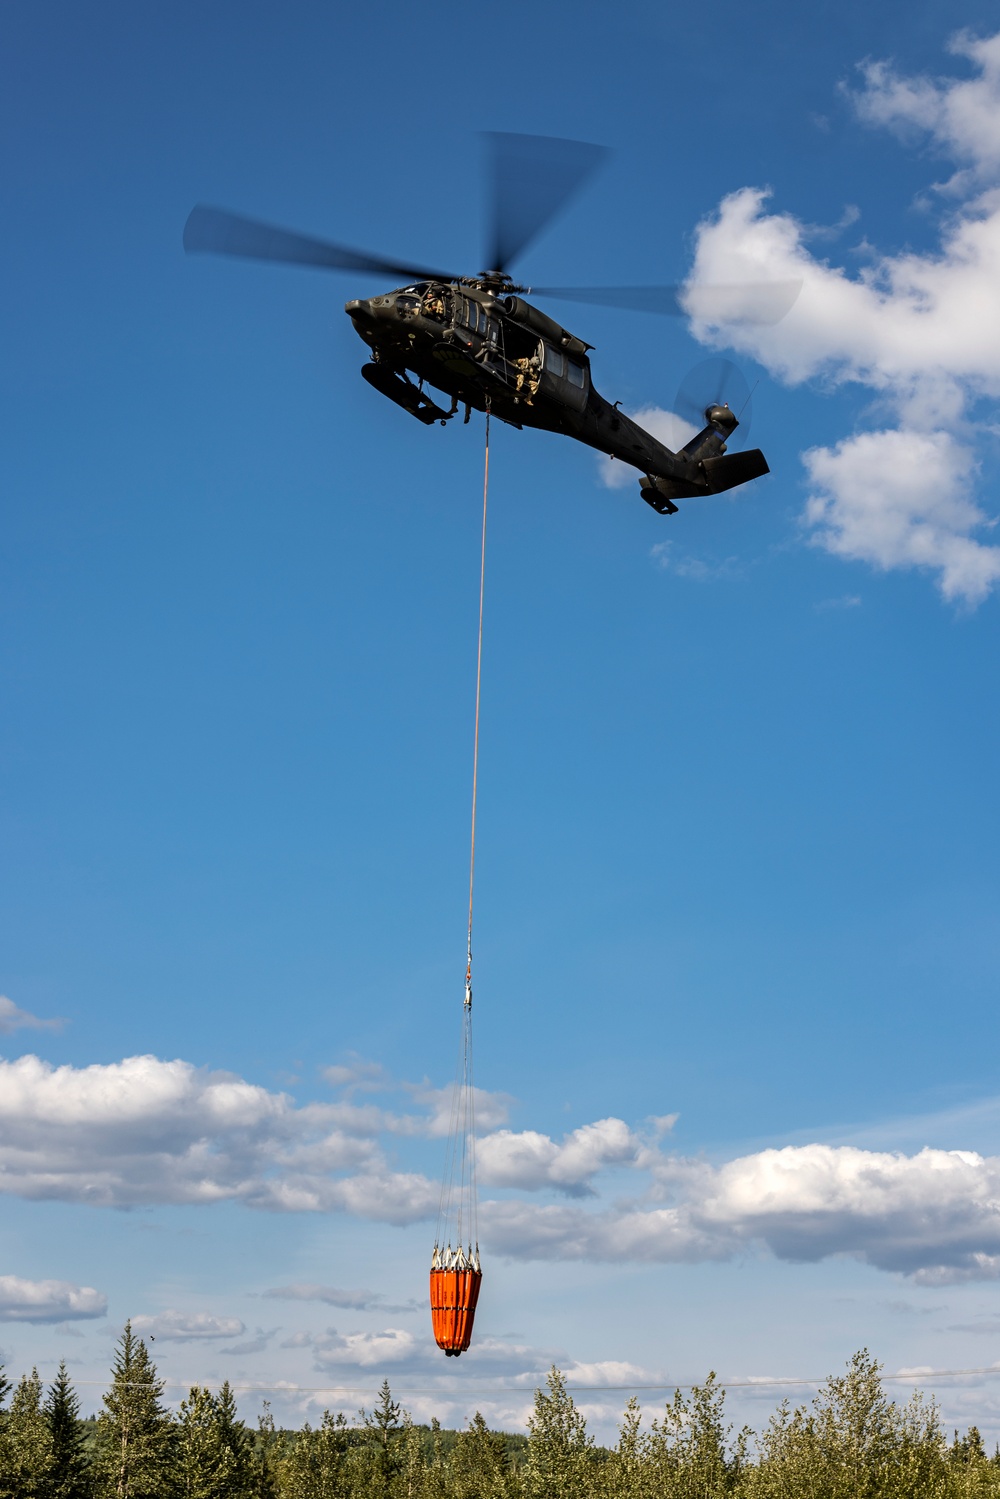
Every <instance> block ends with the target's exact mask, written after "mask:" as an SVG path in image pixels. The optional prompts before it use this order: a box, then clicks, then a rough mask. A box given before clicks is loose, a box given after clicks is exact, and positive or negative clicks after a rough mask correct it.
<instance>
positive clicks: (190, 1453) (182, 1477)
mask: <svg viewBox="0 0 1000 1499" xmlns="http://www.w3.org/2000/svg"><path fill="white" fill-rule="evenodd" d="M179 1417H180V1421H179V1426H178V1431H177V1441H176V1477H177V1482H178V1486H179V1489H180V1492H181V1494H183V1495H184V1496H185V1499H247V1496H249V1495H250V1494H251V1493H252V1484H253V1472H252V1460H251V1451H250V1448H251V1442H250V1434H249V1432H248V1431H247V1429H246V1427H245V1426H244V1424H243V1422H242V1421H241V1420H240V1419H239V1417H238V1415H237V1413H236V1401H235V1399H234V1398H233V1392H232V1388H231V1386H230V1384H229V1381H228V1380H226V1382H225V1384H223V1386H222V1389H221V1390H220V1391H219V1394H218V1396H215V1395H213V1394H212V1392H211V1390H208V1389H205V1388H203V1387H202V1386H200V1385H194V1386H193V1387H192V1389H191V1391H190V1393H189V1394H188V1396H187V1398H186V1399H185V1400H182V1401H181V1405H180V1411H179Z"/></svg>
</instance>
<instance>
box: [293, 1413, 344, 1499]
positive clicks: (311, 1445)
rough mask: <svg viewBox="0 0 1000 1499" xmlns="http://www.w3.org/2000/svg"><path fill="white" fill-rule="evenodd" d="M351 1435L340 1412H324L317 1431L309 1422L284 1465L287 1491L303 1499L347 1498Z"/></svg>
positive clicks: (296, 1439) (296, 1440)
mask: <svg viewBox="0 0 1000 1499" xmlns="http://www.w3.org/2000/svg"><path fill="white" fill-rule="evenodd" d="M349 1444H350V1437H349V1435H348V1429H347V1421H346V1419H345V1418H344V1416H342V1415H340V1414H339V1413H338V1414H337V1415H336V1416H332V1415H331V1414H330V1412H329V1411H324V1412H323V1419H322V1421H321V1423H320V1425H319V1427H318V1428H317V1429H316V1430H315V1431H314V1430H313V1428H312V1427H311V1426H310V1425H309V1423H308V1422H307V1423H306V1424H305V1426H303V1428H302V1430H301V1431H300V1432H299V1434H298V1436H297V1437H296V1438H295V1441H294V1443H293V1445H292V1447H291V1449H290V1451H289V1452H288V1454H287V1456H286V1458H285V1461H284V1465H283V1468H282V1475H281V1476H282V1486H283V1490H284V1492H286V1493H288V1494H292V1495H295V1496H296V1499H298V1496H299V1495H301V1496H303V1499H346V1496H347V1494H348V1493H349V1492H350V1491H351V1484H350V1481H349V1476H348V1469H347V1464H346V1458H347V1451H348V1446H349Z"/></svg>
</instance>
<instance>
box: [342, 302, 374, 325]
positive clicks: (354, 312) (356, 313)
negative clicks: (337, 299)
mask: <svg viewBox="0 0 1000 1499" xmlns="http://www.w3.org/2000/svg"><path fill="white" fill-rule="evenodd" d="M344 311H345V312H346V313H347V315H348V317H351V318H353V319H354V321H355V322H363V323H370V322H371V321H372V309H371V303H370V302H366V301H363V300H362V299H361V298H360V297H355V298H354V300H353V301H351V302H345V303H344Z"/></svg>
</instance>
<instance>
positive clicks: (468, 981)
mask: <svg viewBox="0 0 1000 1499" xmlns="http://www.w3.org/2000/svg"><path fill="white" fill-rule="evenodd" d="M489 489H490V404H489V401H487V402H486V457H485V460H484V464H483V541H482V549H481V553H480V559H479V645H478V649H477V653H476V734H475V740H474V743H473V749H472V846H471V849H470V851H469V949H468V958H467V961H466V967H465V1008H466V1009H467V1010H471V1009H472V896H473V890H474V888H475V881H476V792H477V789H478V783H479V696H480V689H481V687H482V680H483V594H484V591H485V587H486V501H487V498H488V496H489Z"/></svg>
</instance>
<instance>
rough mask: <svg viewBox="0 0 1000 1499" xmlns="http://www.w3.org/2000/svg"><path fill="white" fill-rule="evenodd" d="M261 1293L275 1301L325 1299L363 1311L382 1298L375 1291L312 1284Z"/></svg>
mask: <svg viewBox="0 0 1000 1499" xmlns="http://www.w3.org/2000/svg"><path fill="white" fill-rule="evenodd" d="M260 1294H261V1295H262V1296H267V1297H270V1298H271V1299H272V1300H274V1301H323V1302H325V1303H326V1305H327V1306H340V1307H347V1308H350V1309H352V1310H354V1311H363V1310H364V1309H365V1308H366V1307H370V1306H374V1305H375V1304H376V1303H377V1302H379V1301H380V1300H381V1297H380V1296H377V1295H376V1294H375V1292H374V1291H341V1290H339V1289H338V1288H337V1287H336V1286H317V1285H312V1284H309V1285H291V1286H273V1287H272V1288H271V1289H270V1290H269V1291H261V1293H260Z"/></svg>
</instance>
